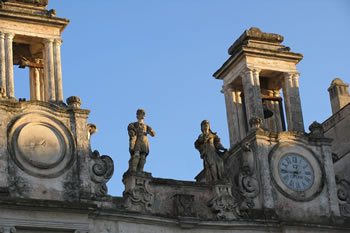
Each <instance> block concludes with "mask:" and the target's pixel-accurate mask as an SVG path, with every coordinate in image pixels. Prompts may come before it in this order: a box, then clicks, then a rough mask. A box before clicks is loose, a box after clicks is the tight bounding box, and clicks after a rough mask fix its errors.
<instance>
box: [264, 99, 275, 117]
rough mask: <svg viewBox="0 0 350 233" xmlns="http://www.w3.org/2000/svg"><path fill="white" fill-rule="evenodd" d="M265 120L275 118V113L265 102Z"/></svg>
mask: <svg viewBox="0 0 350 233" xmlns="http://www.w3.org/2000/svg"><path fill="white" fill-rule="evenodd" d="M263 110H264V119H268V118H270V117H272V116H273V112H272V111H271V110H270V109H269V108H268V107H267V105H266V103H265V101H263Z"/></svg>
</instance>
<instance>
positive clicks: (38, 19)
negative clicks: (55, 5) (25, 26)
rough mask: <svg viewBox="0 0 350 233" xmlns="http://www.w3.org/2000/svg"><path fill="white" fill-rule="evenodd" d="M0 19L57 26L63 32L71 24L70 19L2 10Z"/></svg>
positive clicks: (0, 10)
mask: <svg viewBox="0 0 350 233" xmlns="http://www.w3.org/2000/svg"><path fill="white" fill-rule="evenodd" d="M0 17H1V18H3V19H6V18H7V19H9V20H12V21H20V22H24V23H40V24H42V25H48V26H55V27H59V28H61V31H63V30H64V28H65V27H66V26H67V25H68V24H69V20H68V19H64V18H58V17H54V16H50V15H45V14H31V13H26V12H16V11H11V10H7V9H1V8H0Z"/></svg>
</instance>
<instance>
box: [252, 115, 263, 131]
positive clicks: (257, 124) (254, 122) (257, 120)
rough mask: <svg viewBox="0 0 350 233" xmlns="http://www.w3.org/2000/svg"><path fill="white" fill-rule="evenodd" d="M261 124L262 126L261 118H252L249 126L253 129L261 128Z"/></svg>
mask: <svg viewBox="0 0 350 233" xmlns="http://www.w3.org/2000/svg"><path fill="white" fill-rule="evenodd" d="M261 124H262V119H260V118H259V117H252V118H250V120H249V125H250V127H251V128H252V129H258V128H261Z"/></svg>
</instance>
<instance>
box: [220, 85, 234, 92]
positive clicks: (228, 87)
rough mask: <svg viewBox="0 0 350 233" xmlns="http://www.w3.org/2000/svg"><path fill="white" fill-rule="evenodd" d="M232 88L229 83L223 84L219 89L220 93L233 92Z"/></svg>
mask: <svg viewBox="0 0 350 233" xmlns="http://www.w3.org/2000/svg"><path fill="white" fill-rule="evenodd" d="M233 91H234V88H233V87H231V85H223V86H222V89H221V93H226V92H233Z"/></svg>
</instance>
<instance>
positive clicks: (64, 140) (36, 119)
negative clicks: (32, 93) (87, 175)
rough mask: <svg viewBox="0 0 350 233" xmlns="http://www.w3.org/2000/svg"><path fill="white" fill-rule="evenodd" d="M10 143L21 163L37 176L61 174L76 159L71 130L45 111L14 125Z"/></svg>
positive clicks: (13, 155) (19, 163) (25, 168)
mask: <svg viewBox="0 0 350 233" xmlns="http://www.w3.org/2000/svg"><path fill="white" fill-rule="evenodd" d="M9 146H10V151H11V155H12V157H13V159H14V161H15V162H16V164H17V165H18V167H20V168H21V169H22V170H23V171H25V172H27V173H28V174H31V175H33V176H38V177H46V178H50V177H57V176H59V175H60V174H61V173H63V172H64V171H65V169H67V168H68V167H69V166H70V164H71V163H72V159H73V149H74V144H73V139H72V136H71V134H70V132H69V130H68V129H67V128H66V127H65V126H63V125H62V124H61V123H59V122H56V121H55V120H53V119H51V118H49V117H47V116H44V115H41V114H27V115H24V116H22V117H20V118H19V119H18V120H17V121H16V122H15V123H14V124H13V125H12V127H11V128H10V133H9Z"/></svg>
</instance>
